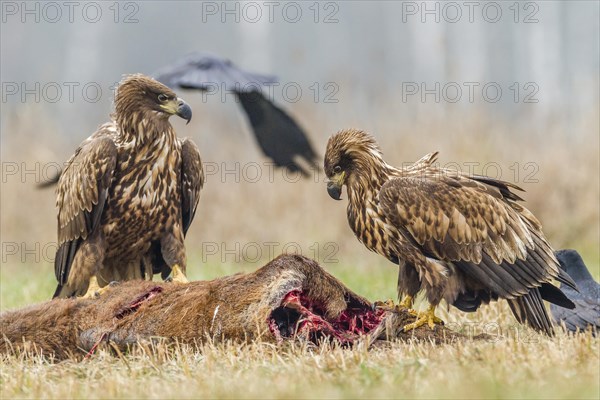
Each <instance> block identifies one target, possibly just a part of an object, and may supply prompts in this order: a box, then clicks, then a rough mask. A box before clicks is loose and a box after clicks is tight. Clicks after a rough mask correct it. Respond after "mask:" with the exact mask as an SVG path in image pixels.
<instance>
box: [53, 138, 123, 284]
mask: <svg viewBox="0 0 600 400" xmlns="http://www.w3.org/2000/svg"><path fill="white" fill-rule="evenodd" d="M116 162H117V147H116V145H115V143H114V142H113V140H112V138H111V137H110V135H109V133H108V132H104V131H103V130H102V128H101V130H100V131H99V132H97V133H96V134H94V135H93V136H92V137H90V138H89V139H87V140H86V141H84V142H83V143H82V144H81V146H80V147H79V148H78V149H77V150H76V152H75V154H74V155H73V157H71V159H70V160H69V161H68V162H67V165H66V167H65V169H64V171H63V172H62V174H61V176H60V179H59V182H58V188H57V199H56V206H57V207H58V246H59V248H58V251H57V253H56V258H55V260H54V271H55V274H56V279H57V280H58V283H59V286H60V285H64V284H65V283H66V280H67V277H68V276H69V270H70V268H71V264H72V263H73V259H74V257H75V253H76V252H77V249H78V248H79V246H80V244H81V242H82V241H83V240H85V239H86V238H87V237H88V236H89V235H91V234H92V233H93V232H94V231H95V230H96V229H98V227H99V225H100V219H101V216H102V211H103V209H104V205H105V203H106V198H107V195H108V190H109V188H110V185H111V182H112V178H113V173H114V170H115V165H116Z"/></svg>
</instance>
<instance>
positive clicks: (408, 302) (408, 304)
mask: <svg viewBox="0 0 600 400" xmlns="http://www.w3.org/2000/svg"><path fill="white" fill-rule="evenodd" d="M414 300H415V299H414V297H412V296H410V295H406V296H404V298H403V299H402V300H401V301H400V303H398V307H400V308H405V309H407V310H412V307H413V303H414Z"/></svg>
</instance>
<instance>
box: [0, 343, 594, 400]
mask: <svg viewBox="0 0 600 400" xmlns="http://www.w3.org/2000/svg"><path fill="white" fill-rule="evenodd" d="M599 362H600V360H599V358H598V339H593V338H592V337H591V336H590V335H580V336H577V337H566V336H560V337H558V338H555V339H548V338H544V337H539V336H537V335H536V336H533V337H532V338H530V340H528V341H524V340H517V339H515V338H513V339H502V340H500V341H493V342H480V343H475V342H466V343H462V344H457V345H443V346H434V345H431V344H428V343H421V344H403V343H394V344H392V345H390V346H389V347H387V348H384V349H376V350H372V351H366V350H365V349H364V348H363V347H361V346H358V347H357V348H355V349H352V350H348V349H341V348H336V347H330V346H324V347H323V348H320V349H317V348H312V347H307V346H305V345H303V344H299V343H296V344H290V345H284V346H281V347H273V346H271V345H265V344H260V343H256V344H250V345H235V344H220V345H214V344H208V345H204V346H201V347H200V348H198V349H190V348H174V349H173V348H170V349H169V348H166V347H165V346H158V347H155V348H152V349H150V348H143V349H138V350H136V351H133V352H132V353H131V354H128V355H126V356H123V357H121V358H117V357H113V356H111V355H109V354H107V353H103V352H100V353H97V354H95V355H94V356H93V358H92V359H91V360H87V361H83V362H81V363H74V362H68V361H67V362H62V363H60V364H57V365H51V364H49V363H48V362H47V361H46V360H44V359H41V358H39V357H29V358H27V357H21V358H18V357H3V358H2V360H1V363H2V372H1V375H0V383H1V384H2V397H3V398H99V397H101V398H298V397H302V398H539V399H550V398H590V399H593V398H598V395H599V387H598V382H599V380H600V375H599V371H598V365H599Z"/></svg>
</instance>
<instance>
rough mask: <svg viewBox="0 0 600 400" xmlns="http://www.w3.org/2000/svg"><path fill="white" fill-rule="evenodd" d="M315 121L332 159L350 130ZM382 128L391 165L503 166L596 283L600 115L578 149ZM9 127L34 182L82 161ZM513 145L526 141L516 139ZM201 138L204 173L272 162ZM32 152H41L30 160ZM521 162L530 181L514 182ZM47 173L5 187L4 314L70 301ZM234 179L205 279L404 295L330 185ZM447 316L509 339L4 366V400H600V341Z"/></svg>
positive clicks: (199, 239) (448, 124) (219, 210)
mask: <svg viewBox="0 0 600 400" xmlns="http://www.w3.org/2000/svg"><path fill="white" fill-rule="evenodd" d="M389 111H390V110H385V109H384V110H383V111H382V113H386V112H389ZM195 112H196V111H195ZM207 113H208V112H207ZM198 114H199V116H198V118H195V119H194V121H193V122H192V124H190V126H191V128H189V129H191V130H195V131H199V132H211V131H216V132H220V131H228V130H234V129H237V128H236V127H237V125H235V124H237V123H238V122H239V121H234V122H235V123H232V125H231V126H227V125H224V126H210V125H209V126H204V125H201V124H203V123H204V122H203V121H206V120H208V119H203V118H202V117H203V116H202V110H201V109H200V111H199V112H198ZM311 115H312V114H311ZM198 121H200V122H198ZM305 121H306V123H305V125H306V128H307V130H308V131H309V132H314V136H313V138H314V143H315V147H316V148H317V149H319V150H320V152H321V151H322V149H324V145H325V141H326V138H327V137H328V136H329V134H331V133H332V132H334V131H335V130H337V129H339V128H340V127H342V126H340V125H338V123H337V122H338V121H336V120H335V118H333V122H331V121H332V118H331V116H326V115H320V114H318V113H315V114H314V116H313V118H307V119H305ZM373 121H377V122H372V123H371V124H370V125H369V126H367V127H366V128H368V129H369V130H371V131H372V132H373V133H375V134H376V135H377V136H378V138H379V139H380V141H381V145H382V148H383V149H384V153H385V155H386V158H387V159H388V160H389V161H390V163H393V164H395V165H402V163H403V162H405V161H407V160H415V159H417V158H419V157H420V156H421V155H423V154H425V153H427V152H430V151H433V150H440V151H441V155H440V161H441V162H442V164H445V163H451V162H457V163H459V164H460V165H463V166H464V164H463V163H465V162H469V161H480V162H482V163H495V164H494V165H496V164H497V165H498V166H500V168H501V169H502V172H503V174H502V177H503V178H504V179H506V180H509V181H513V182H516V183H517V184H519V185H520V186H522V187H523V188H524V189H526V190H527V193H525V195H524V197H525V199H526V200H527V203H526V204H527V206H528V207H529V209H530V210H532V212H534V214H535V215H537V216H538V217H539V218H540V220H541V221H542V223H543V224H544V231H545V233H546V235H547V236H548V238H549V241H550V243H551V244H552V245H553V246H554V247H555V248H566V247H569V248H575V249H577V250H579V251H580V252H581V254H582V255H583V257H584V260H585V261H586V263H587V264H588V266H589V267H590V269H591V270H592V273H593V274H594V275H595V276H596V278H597V277H598V276H599V275H600V273H599V268H600V248H599V246H598V243H599V240H600V231H599V225H600V224H599V220H600V215H599V209H598V198H599V197H600V194H599V193H600V183H599V182H598V175H597V173H598V168H599V157H598V148H599V147H598V143H599V137H598V135H597V131H598V116H597V114H594V115H593V117H592V118H591V119H590V120H589V121H588V122H582V124H581V127H580V128H579V129H578V131H582V132H588V133H586V134H582V135H580V136H575V137H570V136H569V137H566V136H565V135H564V134H563V132H560V131H559V130H558V129H553V128H552V126H551V125H552V124H551V123H549V124H548V125H547V126H534V127H527V126H524V127H521V128H520V129H521V130H519V129H516V130H515V129H513V127H510V126H498V125H495V124H494V123H492V122H485V121H480V120H478V119H474V118H470V119H468V118H466V119H460V118H456V119H448V118H444V119H439V120H437V121H436V120H434V119H428V120H427V123H425V122H424V120H423V119H420V120H419V121H416V122H414V124H413V125H410V121H408V122H407V123H406V124H405V125H404V126H403V128H402V129H399V128H397V127H396V126H395V121H393V120H392V119H390V118H387V119H383V118H382V119H380V120H378V118H377V116H376V115H375V116H373ZM195 124H196V125H195ZM351 125H352V124H350V126H351ZM417 125H418V126H417ZM343 126H348V124H345V125H343ZM5 127H6V129H7V130H8V131H10V132H11V135H10V136H9V137H8V138H7V137H6V136H5V137H4V138H3V143H2V145H3V146H2V154H3V161H5V162H9V163H10V162H14V163H16V164H15V165H17V166H18V167H20V168H23V166H22V164H21V163H26V167H27V168H28V169H30V170H31V169H32V168H35V167H36V165H37V164H35V163H36V162H38V161H41V162H50V161H53V162H55V161H57V160H64V159H66V158H67V157H68V156H69V155H70V154H71V153H72V149H73V146H74V144H73V143H64V142H61V141H58V140H56V141H55V140H53V139H49V138H56V137H60V132H53V130H52V129H53V128H52V124H47V125H46V126H45V128H46V130H45V132H44V135H43V136H42V135H41V134H39V133H35V132H40V130H36V129H35V123H34V121H31V120H27V119H22V120H18V119H17V120H15V121H12V120H8V121H7V122H6V126H5ZM91 128H93V127H91ZM91 128H90V129H91ZM530 128H531V129H530ZM506 132H511V135H512V136H510V137H508V138H507V136H506ZM425 135H427V138H428V139H427V140H423V137H424V136H425ZM84 136H85V135H84V134H82V135H81V139H82V138H83V137H84ZM194 139H195V140H196V141H197V143H198V144H199V147H200V149H201V152H202V154H203V160H204V161H205V162H209V163H216V164H212V166H213V167H214V166H217V168H221V169H224V168H232V166H233V164H231V163H232V162H233V161H231V160H242V162H249V161H255V160H261V158H260V155H258V153H257V152H256V149H255V146H254V144H253V143H251V139H249V136H245V139H242V138H241V136H238V137H234V138H233V139H231V138H229V139H228V138H225V137H219V138H215V137H212V139H211V136H210V135H202V136H197V137H194ZM217 139H218V140H217ZM238 139H239V141H238V143H233V142H234V141H236V140H238ZM31 142H34V143H37V146H29V145H28V144H29V143H31ZM11 149H12V150H13V151H14V152H11ZM209 150H210V151H209ZM15 154H17V155H15ZM223 160H225V161H223ZM222 162H226V163H228V164H227V165H223V164H221V163H222ZM515 163H518V166H519V169H518V171H519V174H515V169H514V168H513V169H511V167H512V166H514V165H515ZM527 163H534V164H531V165H534V166H537V168H538V169H537V170H536V171H537V172H535V176H533V179H525V178H526V175H525V174H527V173H529V172H531V171H530V170H529V169H526V168H529V167H526V164H527ZM481 165H485V164H481ZM527 165H530V164H527ZM37 167H40V166H39V165H37ZM43 167H44V165H43V164H42V165H41V167H40V169H39V170H38V173H36V174H34V175H32V174H29V175H25V176H22V175H8V176H6V179H5V180H3V183H2V193H1V202H0V204H1V207H2V211H1V213H0V217H1V221H0V225H1V234H2V245H3V249H2V267H1V268H0V311H4V310H7V309H12V308H15V307H22V306H25V305H28V304H31V303H35V302H40V301H44V300H47V299H49V297H50V296H51V294H52V292H53V290H54V287H55V286H54V285H55V278H54V273H53V269H52V259H53V257H54V251H55V248H54V247H53V242H54V240H55V235H56V226H55V224H56V219H55V210H54V194H53V193H52V191H51V190H48V191H38V190H36V189H35V184H36V183H37V182H38V181H40V180H43V179H44V178H45V177H46V175H45V171H44V170H43ZM243 167H244V164H242V171H243ZM490 171H491V170H490ZM213 172H214V171H213ZM220 172H223V170H221V171H217V172H214V173H211V174H210V175H208V176H207V183H206V188H205V189H204V191H203V193H202V198H201V203H200V207H199V210H198V213H197V216H196V220H195V221H194V224H193V225H192V228H191V230H190V232H189V234H188V237H187V239H186V245H187V248H188V257H189V267H188V273H189V276H190V278H192V279H210V278H213V277H216V276H222V275H225V274H231V273H236V272H247V271H252V270H254V269H256V268H257V267H259V266H261V265H262V264H263V263H264V262H266V261H267V260H268V259H269V258H271V257H272V256H274V255H277V254H279V253H280V252H281V251H283V250H284V249H286V247H287V248H288V250H289V249H296V250H298V249H299V250H300V251H301V253H302V254H304V255H306V256H309V257H312V258H315V259H317V260H318V261H319V262H320V263H321V265H322V266H323V267H324V268H325V269H327V270H328V271H329V272H331V273H333V274H334V275H335V276H336V277H338V278H339V279H340V280H342V281H343V282H344V283H345V284H346V285H348V286H349V287H350V288H351V289H353V290H354V291H356V292H358V293H360V294H362V295H364V296H367V297H368V298H370V299H373V300H375V299H386V298H393V297H394V296H395V282H396V269H395V268H393V267H392V266H391V265H390V264H389V263H388V262H387V261H385V260H382V259H381V258H380V257H379V256H377V255H375V254H372V253H369V252H368V251H367V250H365V249H364V248H363V247H362V246H361V245H360V244H359V243H358V242H357V241H356V239H355V238H354V237H353V235H352V233H351V232H350V229H349V228H348V226H347V222H346V217H345V202H334V201H331V199H329V197H328V196H327V193H326V191H325V185H324V178H323V176H318V177H317V178H316V179H310V180H307V181H291V180H286V179H283V178H282V175H281V174H280V173H277V174H276V175H275V178H274V181H271V180H269V179H267V178H266V175H263V178H262V179H260V180H259V181H258V182H250V181H249V180H248V179H244V178H245V177H244V174H243V172H242V174H241V176H239V177H238V178H240V179H237V180H236V176H231V175H228V176H223V175H222V174H221V173H220ZM263 172H264V171H263ZM474 172H476V173H481V172H483V171H482V170H481V168H479V169H476V170H475V171H474ZM530 178H531V177H530ZM273 243H275V244H273ZM257 251H258V252H259V254H256V252H257ZM440 314H441V317H442V318H443V319H444V320H446V321H447V322H449V323H452V324H453V326H455V327H458V328H463V329H467V327H470V328H473V329H474V330H475V331H476V332H477V331H478V330H479V331H481V330H483V329H484V328H486V329H488V328H489V327H490V325H487V324H490V323H491V324H493V325H492V326H494V327H497V328H499V329H501V331H502V335H499V334H498V331H497V330H494V332H489V331H488V333H494V335H493V338H492V339H491V340H486V341H479V342H475V341H467V342H464V343H461V344H456V345H442V346H434V345H432V344H430V343H419V344H416V343H410V344H407V343H393V344H392V345H390V346H389V347H388V348H385V349H376V350H371V351H366V350H365V349H364V348H362V347H361V346H358V347H357V348H354V349H351V350H350V349H340V348H321V349H315V348H308V347H306V346H303V345H301V344H292V345H284V346H282V347H273V346H271V345H266V344H260V343H256V344H250V345H238V344H218V345H214V344H207V345H205V346H204V347H202V348H200V349H187V348H178V349H167V348H163V347H160V348H157V349H154V350H153V351H150V349H139V350H137V351H135V352H133V353H132V354H128V355H127V356H124V357H122V358H119V357H113V356H111V355H109V354H106V353H102V352H100V353H97V354H95V355H94V356H93V357H92V358H91V359H90V360H87V361H84V362H81V363H75V362H62V363H59V364H52V363H49V362H48V361H47V360H43V359H38V358H15V357H5V356H2V358H1V360H0V386H1V393H0V394H1V397H2V398H145V397H150V398H164V397H173V398H196V397H204V398H209V397H213V398H214V397H221V398H298V397H302V398H317V397H319V398H358V397H362V398H540V399H542V398H543V399H547V398H564V399H567V398H590V399H598V398H599V397H600V383H599V382H600V355H599V353H600V340H599V339H598V338H593V337H592V336H591V335H589V334H587V335H578V336H575V337H573V336H568V335H565V334H563V333H559V334H558V336H557V337H555V338H553V339H550V338H546V337H543V336H540V335H537V334H535V333H533V332H531V331H529V330H527V329H525V328H523V327H517V326H516V325H515V324H516V322H515V321H514V319H513V318H512V316H511V315H510V312H509V310H508V308H507V306H506V305H505V304H494V305H492V306H490V307H487V308H485V309H484V310H480V311H479V312H477V313H475V314H472V315H465V314H462V313H460V312H459V311H458V310H456V309H452V310H450V311H449V312H446V311H445V310H440ZM515 332H516V333H515Z"/></svg>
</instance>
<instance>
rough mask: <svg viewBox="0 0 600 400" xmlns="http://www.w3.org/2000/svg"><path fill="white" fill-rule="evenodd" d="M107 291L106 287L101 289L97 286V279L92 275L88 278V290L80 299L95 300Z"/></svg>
mask: <svg viewBox="0 0 600 400" xmlns="http://www.w3.org/2000/svg"><path fill="white" fill-rule="evenodd" d="M107 290H108V286H105V287H103V288H101V287H100V285H98V278H96V275H94V276H92V277H91V278H90V284H89V285H88V289H87V291H86V292H85V294H84V295H83V296H82V298H83V299H95V298H97V297H100V296H101V295H102V293H104V292H106V291H107Z"/></svg>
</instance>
